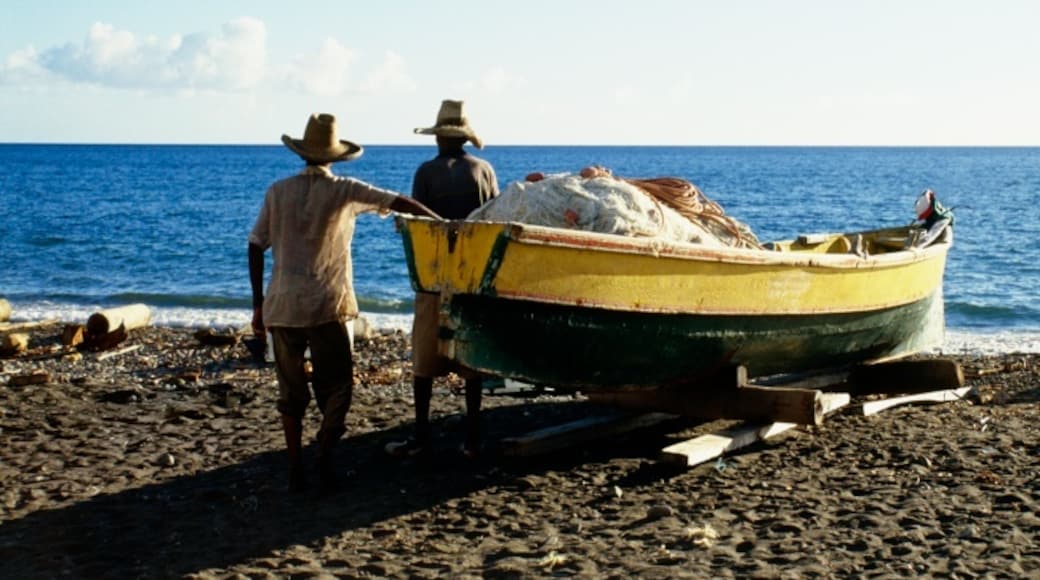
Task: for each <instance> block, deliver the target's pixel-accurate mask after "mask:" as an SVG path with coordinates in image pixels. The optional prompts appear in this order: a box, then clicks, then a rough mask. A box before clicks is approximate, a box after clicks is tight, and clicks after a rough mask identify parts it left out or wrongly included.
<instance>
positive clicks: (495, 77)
mask: <svg viewBox="0 0 1040 580" xmlns="http://www.w3.org/2000/svg"><path fill="white" fill-rule="evenodd" d="M526 85H527V81H526V80H525V79H524V78H523V77H520V76H514V75H511V74H509V73H508V72H506V69H505V68H504V67H501V66H496V67H492V68H491V69H489V70H488V71H487V72H485V73H484V75H483V76H482V77H481V78H480V86H481V88H483V89H484V92H486V93H491V94H498V93H503V92H506V91H508V90H510V89H518V88H523V87H524V86H526Z"/></svg>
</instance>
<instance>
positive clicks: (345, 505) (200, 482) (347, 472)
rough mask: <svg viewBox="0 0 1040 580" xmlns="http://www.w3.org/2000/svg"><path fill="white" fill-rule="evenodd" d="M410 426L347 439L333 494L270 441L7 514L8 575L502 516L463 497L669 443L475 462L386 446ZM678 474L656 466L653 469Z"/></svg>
mask: <svg viewBox="0 0 1040 580" xmlns="http://www.w3.org/2000/svg"><path fill="white" fill-rule="evenodd" d="M589 407H590V406H589V405H588V404H587V403H582V402H578V401H574V402H570V403H561V402H550V403H538V402H523V403H520V404H515V405H506V406H501V407H495V408H491V409H487V410H486V411H485V413H484V424H485V426H487V430H488V439H489V440H493V439H497V438H499V437H502V436H509V435H518V434H521V433H524V432H527V431H529V430H532V429H536V428H540V427H541V426H545V424H553V422H554V421H560V422H562V421H565V420H569V419H568V417H572V418H580V417H581V416H587V415H588V413H589V412H590V408H589ZM452 422H454V423H458V420H457V417H448V418H442V419H439V420H438V421H436V422H435V425H434V428H435V429H445V430H450V428H451V427H450V425H446V423H452ZM410 429H411V426H410V425H402V426H398V427H395V428H393V429H388V430H383V431H373V432H370V433H365V434H360V435H357V436H354V437H349V438H347V439H344V441H343V442H342V443H341V444H340V446H339V447H338V448H337V451H336V454H337V457H336V460H337V462H336V463H337V469H338V471H339V475H340V476H341V489H339V490H338V491H337V492H336V493H335V494H333V495H327V496H320V495H319V494H318V493H317V492H316V491H312V490H308V491H307V492H305V493H303V494H297V495H290V494H288V493H287V492H286V491H285V484H286V477H285V475H286V474H285V454H284V452H283V451H270V452H263V453H258V454H256V455H254V456H252V457H250V458H248V459H246V460H244V461H242V462H240V463H237V464H234V465H228V466H226V467H220V468H217V469H212V470H209V471H203V472H199V473H196V474H194V475H190V476H179V477H175V478H171V479H169V480H166V481H162V482H159V483H153V484H149V485H145V486H142V487H137V488H134V489H127V490H124V491H120V492H118V493H113V494H107V495H98V496H95V497H92V498H89V499H86V500H82V501H79V502H77V503H73V504H71V505H68V506H64V507H59V508H55V509H49V510H41V511H36V512H32V513H29V514H28V515H26V516H24V517H22V518H19V519H17V520H13V521H7V522H2V523H0V560H2V561H4V563H5V564H4V567H5V575H6V576H8V577H11V578H31V577H55V576H72V577H181V576H185V575H190V574H193V573H198V572H201V571H206V570H221V569H225V568H228V567H231V566H234V565H235V564H239V563H243V562H250V561H254V560H257V559H259V560H261V561H269V560H270V558H283V557H287V556H286V555H285V554H284V553H283V552H292V551H293V550H295V549H297V548H294V547H299V546H315V545H321V544H322V543H323V542H325V541H337V540H336V539H337V538H340V537H341V536H343V535H344V534H347V535H349V534H350V533H351V532H354V531H358V532H360V533H363V534H367V535H368V537H363V538H362V539H355V538H350V539H347V540H343V541H344V542H345V543H348V544H349V545H351V546H358V545H364V544H365V543H366V542H369V543H371V542H372V540H371V539H372V538H380V537H385V536H391V535H397V534H407V530H402V529H401V528H407V526H408V524H409V522H411V521H414V522H415V523H416V525H423V526H428V525H431V519H433V518H434V517H446V518H448V519H452V518H451V517H450V516H451V513H452V512H460V513H461V515H464V516H465V517H467V518H477V519H478V520H480V519H482V518H484V519H487V520H488V525H494V519H495V518H494V516H493V515H486V514H484V512H483V511H482V509H481V508H480V507H479V506H474V502H471V501H467V500H465V499H463V498H466V497H467V496H469V495H470V494H473V493H475V492H479V491H481V490H486V489H491V490H501V491H502V493H515V492H517V491H518V490H523V489H525V488H527V487H528V486H529V485H530V484H529V480H530V479H531V476H532V475H533V476H537V475H539V474H541V473H544V472H547V471H549V470H553V471H561V470H568V469H571V468H574V467H576V466H580V465H582V464H586V463H591V462H596V461H609V460H610V459H614V458H619V457H625V456H629V457H646V456H648V455H653V454H654V453H655V452H656V450H659V449H660V440H659V438H656V437H655V436H654V434H653V432H651V433H645V434H644V433H641V434H640V436H639V437H628V438H622V439H621V440H618V441H612V442H611V444H610V445H603V446H595V445H592V446H583V447H581V448H575V449H566V450H562V451H558V452H554V453H551V454H548V455H542V456H538V457H533V458H508V457H503V456H501V455H497V454H491V453H489V454H487V455H485V456H484V457H483V458H481V459H479V460H477V461H473V460H468V459H465V458H463V457H462V456H461V455H460V454H458V453H456V452H455V451H454V449H453V448H452V446H451V445H450V444H449V443H448V441H449V440H450V441H454V438H453V437H451V436H450V434H449V435H447V436H445V437H444V438H442V439H441V440H440V443H439V444H438V445H437V446H436V448H435V449H434V450H433V452H432V453H431V454H429V455H427V456H425V457H422V458H418V459H417V458H411V459H408V460H405V461H401V460H398V459H394V458H391V457H388V456H386V454H385V453H384V452H383V446H384V444H385V443H386V442H388V441H390V440H393V439H395V438H400V437H403V436H405V435H407V434H408V432H409V431H410ZM307 453H308V455H309V454H310V453H311V450H308V451H307ZM308 459H310V457H309V456H308ZM672 473H673V472H671V471H661V470H655V474H656V475H650V477H667V476H670V475H671V474H672ZM648 474H649V472H647V473H643V474H642V475H640V476H639V477H640V478H645V477H648ZM313 479H314V478H313V477H312V480H313ZM613 485H614V482H611V481H608V482H607V484H606V486H607V488H611V487H612V486H613ZM456 500H458V501H456ZM431 510H432V511H431ZM445 533H446V534H451V533H455V532H452V531H450V530H447V531H445ZM275 565H276V564H272V566H275ZM251 566H253V567H254V568H256V567H257V566H255V565H253V564H251ZM259 566H261V569H262V566H263V564H260V565H259Z"/></svg>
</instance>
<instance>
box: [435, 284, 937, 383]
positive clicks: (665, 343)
mask: <svg viewBox="0 0 1040 580" xmlns="http://www.w3.org/2000/svg"><path fill="white" fill-rule="evenodd" d="M442 314H446V315H447V317H446V318H442V321H443V322H444V324H442V327H441V339H442V341H443V344H444V346H445V347H446V348H447V354H448V355H449V356H451V357H453V358H454V359H455V360H457V361H458V362H460V363H461V364H463V365H464V366H466V367H469V368H472V369H476V370H478V371H482V372H486V373H489V374H492V375H497V376H502V377H507V378H513V379H517V380H523V381H527V382H531V383H535V384H543V385H550V386H554V387H561V388H573V389H580V390H590V389H617V388H642V387H646V388H659V387H669V386H683V385H696V384H697V382H698V380H699V379H702V378H704V377H706V376H708V375H711V374H712V373H714V372H716V371H717V370H719V369H721V368H723V367H725V366H730V365H744V366H745V367H746V368H747V369H748V375H749V376H763V375H773V374H779V373H789V372H798V371H806V370H811V369H820V368H830V367H835V366H841V365H846V364H851V363H856V362H863V361H868V360H874V359H878V358H885V357H890V356H896V355H900V354H906V353H911V352H915V351H917V350H919V349H920V348H921V346H922V345H927V344H934V343H935V337H934V336H927V334H928V333H929V332H934V330H935V329H936V328H938V329H939V332H940V333H941V328H942V320H941V318H942V297H941V293H940V292H937V293H936V294H933V295H932V296H930V297H928V298H925V299H923V300H918V301H916V302H912V303H909V304H905V305H902V306H897V307H893V308H886V309H882V310H876V311H870V312H857V313H842V314H807V315H772V316H770V315H765V316H763V315H697V314H658V313H641V312H626V311H615V310H604V309H595V308H584V307H575V306H568V305H557V304H548V303H541V302H533V301H524V300H511V299H501V298H497V297H494V296H488V295H479V294H460V295H455V296H453V297H452V299H451V301H450V303H449V304H448V305H447V310H446V311H444V312H443V313H442ZM935 317H938V320H931V321H930V320H929V319H930V318H935ZM930 329H931V330H930Z"/></svg>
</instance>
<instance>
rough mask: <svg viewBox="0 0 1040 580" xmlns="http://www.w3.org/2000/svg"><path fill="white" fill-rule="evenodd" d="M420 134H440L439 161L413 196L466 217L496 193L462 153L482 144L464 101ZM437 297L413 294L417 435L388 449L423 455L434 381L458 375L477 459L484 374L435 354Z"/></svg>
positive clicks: (469, 452) (449, 105)
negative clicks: (463, 383)
mask: <svg viewBox="0 0 1040 580" xmlns="http://www.w3.org/2000/svg"><path fill="white" fill-rule="evenodd" d="M415 132H416V133H420V134H423V135H436V137H437V149H438V152H437V157H435V158H433V159H431V160H429V161H426V162H425V163H423V164H422V165H421V166H420V167H419V169H418V170H417V171H416V172H415V179H414V181H413V182H412V197H413V198H414V199H415V200H416V201H418V202H420V203H422V204H423V205H425V206H427V207H429V208H430V209H431V210H433V211H434V212H436V213H437V214H438V215H440V216H441V217H443V218H445V219H465V218H466V216H468V215H469V214H470V212H472V211H473V210H475V209H477V208H478V207H480V206H481V205H482V204H484V203H486V202H487V201H488V200H490V199H491V198H493V197H495V196H497V195H498V179H497V178H496V177H495V171H494V169H492V168H491V164H489V163H488V162H487V161H484V160H483V159H480V158H477V157H474V156H473V155H470V154H469V153H467V152H466V151H465V150H464V149H463V145H464V144H465V143H466V141H469V142H470V143H472V144H473V145H474V146H476V147H477V148H478V149H482V148H483V143H482V142H481V140H480V138H479V137H477V135H476V133H474V132H473V129H472V128H471V127H470V126H469V122H468V120H467V119H466V116H465V115H464V114H463V110H462V101H451V100H446V101H443V102H442V103H441V108H440V111H439V112H438V114H437V122H436V124H435V125H434V126H433V127H429V128H421V129H416V130H415ZM439 299H440V297H439V296H438V295H437V294H435V293H426V292H418V293H416V295H415V321H414V324H413V326H412V367H413V368H412V372H413V381H412V389H413V394H414V397H415V436H414V437H413V438H412V439H409V440H407V441H399V442H393V443H390V444H388V445H387V447H386V450H387V452H388V453H390V454H391V455H395V456H407V455H415V454H418V453H421V452H423V451H425V450H426V449H427V448H428V447H429V444H430V399H431V397H432V393H433V379H434V378H435V377H442V376H445V375H447V374H448V373H449V372H454V373H456V374H458V375H459V376H461V377H462V378H463V379H465V381H466V439H465V442H464V443H463V446H462V452H463V454H464V455H466V456H467V457H470V458H475V457H476V456H478V455H479V450H480V399H481V388H482V383H481V379H480V376H479V375H478V374H477V373H475V372H473V371H470V370H468V369H464V368H462V367H459V366H458V365H455V364H453V363H452V361H449V360H447V359H445V358H444V357H442V356H440V355H439V354H438V353H437V331H438V325H439V321H438V308H439Z"/></svg>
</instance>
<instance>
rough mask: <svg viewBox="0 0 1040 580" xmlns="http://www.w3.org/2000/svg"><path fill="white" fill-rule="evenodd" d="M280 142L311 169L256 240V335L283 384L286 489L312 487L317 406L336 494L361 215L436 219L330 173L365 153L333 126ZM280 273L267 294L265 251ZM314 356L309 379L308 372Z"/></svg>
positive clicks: (269, 206) (270, 212)
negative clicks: (310, 408) (304, 459)
mask: <svg viewBox="0 0 1040 580" xmlns="http://www.w3.org/2000/svg"><path fill="white" fill-rule="evenodd" d="M282 142H283V143H284V144H285V146H286V147H288V148H289V149H290V150H292V151H293V152H294V153H296V154H297V155H299V156H300V157H301V158H303V160H304V161H305V162H306V166H305V167H304V168H303V170H302V171H301V172H300V173H299V174H297V175H294V176H292V177H289V178H286V179H283V180H281V181H278V182H276V183H275V184H274V185H272V186H271V187H270V188H269V189H268V190H267V193H266V194H265V195H264V202H263V205H262V206H261V208H260V214H259V216H258V217H257V220H256V225H255V226H254V227H253V230H252V232H251V233H250V234H249V281H250V284H251V286H252V291H253V332H254V333H256V335H257V336H258V337H263V336H265V332H266V331H270V332H271V336H272V339H273V349H274V357H275V369H276V373H277V376H278V411H279V413H281V418H282V429H283V431H284V432H285V445H286V448H287V451H288V457H289V489H290V491H294V492H296V491H301V490H302V489H303V488H304V487H305V477H304V471H303V467H302V464H301V456H300V455H301V450H300V447H301V439H302V435H303V416H304V412H305V411H306V408H307V405H308V403H309V402H310V397H311V391H310V390H309V389H308V379H309V380H310V383H311V389H313V393H314V398H315V400H316V401H317V403H318V408H319V409H320V410H321V413H322V421H321V427H320V428H319V430H318V433H317V437H316V440H317V452H316V455H317V463H318V474H319V480H320V483H321V488H322V491H326V492H327V491H331V489H332V488H333V487H334V485H335V474H334V469H333V465H332V450H333V448H334V446H335V445H336V442H337V441H338V440H339V439H340V437H342V435H343V433H344V432H345V431H346V426H345V423H346V415H347V411H348V409H349V408H350V402H351V397H352V393H353V382H354V378H353V372H354V368H353V367H354V363H353V353H352V340H351V339H352V336H351V331H352V327H351V323H352V322H353V319H354V318H356V317H357V314H358V306H357V299H356V297H355V296H354V287H353V272H352V266H351V259H350V244H351V239H352V238H353V235H354V222H355V217H356V216H357V215H358V214H361V213H364V212H379V213H381V214H386V213H388V212H389V211H397V212H402V213H409V214H416V215H426V216H430V217H437V215H436V214H435V213H433V212H432V211H430V210H429V209H428V208H426V207H425V206H423V205H422V204H421V203H419V202H417V201H415V200H413V199H410V198H408V197H404V196H400V195H397V194H396V193H394V192H392V191H388V190H385V189H380V188H378V187H374V186H372V185H369V184H368V183H365V182H363V181H360V180H357V179H353V178H350V177H340V176H337V175H334V174H333V173H332V170H331V165H332V163H334V162H337V161H350V160H351V159H356V158H357V157H359V156H360V155H361V153H362V148H361V146H360V145H357V144H356V143H352V142H350V141H345V140H341V139H339V138H338V137H337V130H336V118H335V117H333V116H332V115H328V114H314V115H311V117H310V119H308V121H307V127H306V129H304V133H303V139H293V138H291V137H289V136H288V135H283V136H282ZM268 248H271V250H272V253H273V255H274V267H273V270H272V272H271V282H270V285H269V286H268V288H267V295H266V296H264V293H263V279H264V252H265V251H266V250H267V249H268ZM308 348H309V349H310V360H311V365H312V373H311V376H310V377H308V376H307V372H306V370H305V368H304V365H305V360H304V354H305V351H306V350H307V349H308Z"/></svg>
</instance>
